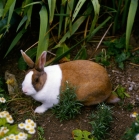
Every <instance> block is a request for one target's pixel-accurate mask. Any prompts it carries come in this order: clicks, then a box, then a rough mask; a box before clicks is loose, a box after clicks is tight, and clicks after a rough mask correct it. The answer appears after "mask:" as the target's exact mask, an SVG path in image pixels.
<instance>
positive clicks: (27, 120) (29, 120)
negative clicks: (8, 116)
mask: <svg viewBox="0 0 139 140" xmlns="http://www.w3.org/2000/svg"><path fill="white" fill-rule="evenodd" d="M32 122H34V121H33V120H31V119H26V120H25V123H26V124H29V123H32Z"/></svg>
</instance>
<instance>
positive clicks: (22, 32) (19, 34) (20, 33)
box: [4, 29, 26, 57]
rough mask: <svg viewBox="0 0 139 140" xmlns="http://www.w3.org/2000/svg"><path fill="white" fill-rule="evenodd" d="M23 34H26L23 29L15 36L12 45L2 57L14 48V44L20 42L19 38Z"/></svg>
mask: <svg viewBox="0 0 139 140" xmlns="http://www.w3.org/2000/svg"><path fill="white" fill-rule="evenodd" d="M25 32H26V30H25V29H22V30H21V31H20V32H19V33H18V34H17V35H16V37H15V38H14V40H13V41H12V43H11V45H10V47H9V48H8V50H7V52H6V54H5V56H4V57H6V56H7V55H8V54H9V52H10V51H11V50H12V49H13V48H14V46H15V45H16V43H17V42H18V41H19V40H20V38H21V37H22V36H23V34H24V33H25Z"/></svg>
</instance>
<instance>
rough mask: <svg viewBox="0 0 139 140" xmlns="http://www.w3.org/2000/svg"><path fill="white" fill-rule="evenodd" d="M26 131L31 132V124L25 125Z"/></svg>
mask: <svg viewBox="0 0 139 140" xmlns="http://www.w3.org/2000/svg"><path fill="white" fill-rule="evenodd" d="M24 128H25V130H27V131H29V130H30V129H32V126H31V125H30V124H25V127H24Z"/></svg>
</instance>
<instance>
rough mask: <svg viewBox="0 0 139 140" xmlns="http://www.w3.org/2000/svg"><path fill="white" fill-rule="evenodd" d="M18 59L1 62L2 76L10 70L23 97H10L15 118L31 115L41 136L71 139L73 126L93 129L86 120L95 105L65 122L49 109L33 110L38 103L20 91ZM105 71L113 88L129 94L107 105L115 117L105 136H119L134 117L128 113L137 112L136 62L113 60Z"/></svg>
mask: <svg viewBox="0 0 139 140" xmlns="http://www.w3.org/2000/svg"><path fill="white" fill-rule="evenodd" d="M17 61H18V59H17V57H15V58H13V56H12V57H8V58H7V59H5V61H4V62H3V63H1V64H0V67H1V70H0V72H1V76H4V72H5V71H6V70H9V72H10V73H12V74H14V75H15V76H16V79H17V81H18V85H19V94H20V97H22V98H23V99H24V100H20V101H17V102H15V101H13V102H11V103H10V104H9V105H10V107H9V108H10V111H11V112H12V113H13V114H14V116H13V117H14V119H16V120H17V121H18V122H21V121H23V120H24V119H25V118H27V117H28V116H29V117H30V116H31V117H32V118H33V119H34V121H36V123H37V125H38V126H41V127H42V128H43V129H44V135H43V136H44V137H45V139H46V140H72V139H73V138H72V130H74V129H81V130H88V131H90V132H91V131H92V128H91V125H90V124H89V121H90V119H89V115H90V114H91V113H92V112H95V111H96V107H97V106H90V107H83V108H82V111H81V114H80V115H78V116H77V117H76V118H75V119H73V120H69V121H64V122H60V121H59V120H58V119H57V118H56V117H55V116H54V115H53V114H52V112H51V110H48V111H47V112H45V113H44V114H40V115H38V114H34V112H33V110H34V109H35V107H36V106H37V104H36V103H35V102H34V101H33V100H32V99H31V98H29V97H27V96H24V95H23V93H22V92H21V88H20V85H21V83H22V81H23V78H24V75H25V72H24V71H21V70H19V69H18V67H17ZM107 71H108V74H109V76H110V79H111V82H112V85H113V90H114V89H115V88H116V87H117V86H118V85H122V86H123V87H125V88H126V92H127V93H128V94H129V95H130V97H129V98H125V99H124V100H122V101H121V102H120V103H119V104H115V105H110V106H111V107H113V108H112V110H113V118H114V119H113V122H112V123H111V125H110V129H109V131H108V134H109V135H108V136H106V138H105V140H120V138H121V137H122V135H123V134H124V132H125V130H126V129H127V128H128V127H130V126H131V124H132V122H133V121H134V120H135V119H134V118H131V117H130V115H131V113H132V112H134V111H135V112H138V113H139V66H138V65H133V64H132V63H130V62H126V64H125V69H124V70H120V69H118V68H117V66H116V65H115V64H112V65H111V66H110V67H107ZM131 104H132V105H133V109H131V110H129V109H130V108H128V107H129V105H131ZM15 112H16V113H15ZM37 138H38V135H37V134H36V135H34V137H33V138H32V139H33V140H34V139H37Z"/></svg>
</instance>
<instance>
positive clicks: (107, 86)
mask: <svg viewBox="0 0 139 140" xmlns="http://www.w3.org/2000/svg"><path fill="white" fill-rule="evenodd" d="M60 68H61V69H62V84H61V85H62V89H64V85H65V81H68V82H69V83H70V84H71V85H73V86H75V87H76V89H77V90H76V94H77V99H78V100H80V101H82V102H83V103H84V105H93V104H98V103H100V102H103V101H105V100H106V99H107V98H108V97H109V96H110V95H111V83H110V80H109V77H108V74H107V72H106V70H105V69H104V68H103V67H102V66H100V65H99V64H97V63H94V62H91V61H88V60H76V61H70V62H66V63H63V64H60Z"/></svg>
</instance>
